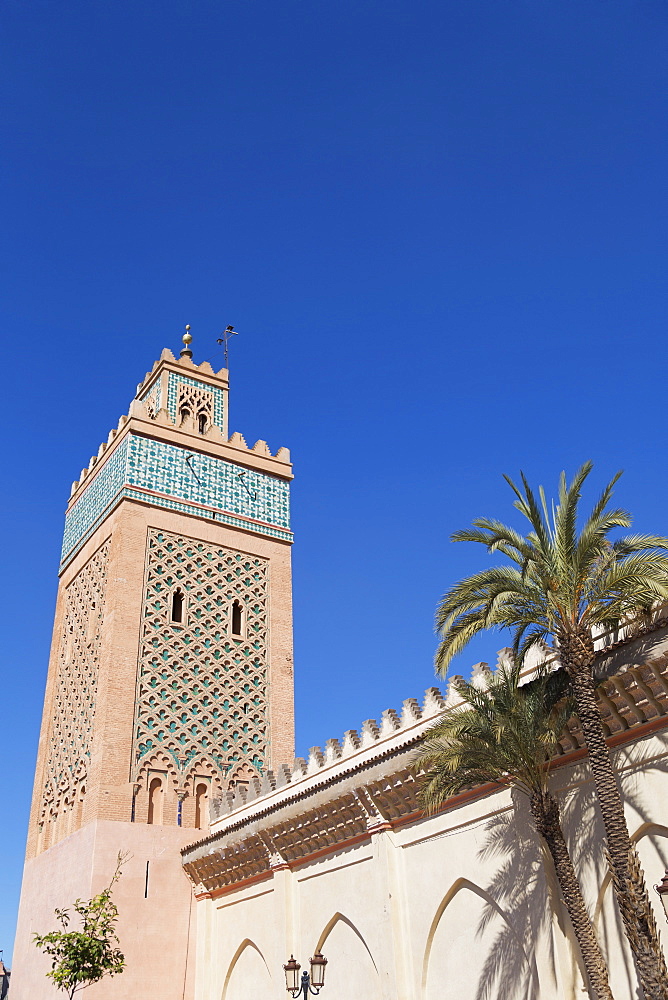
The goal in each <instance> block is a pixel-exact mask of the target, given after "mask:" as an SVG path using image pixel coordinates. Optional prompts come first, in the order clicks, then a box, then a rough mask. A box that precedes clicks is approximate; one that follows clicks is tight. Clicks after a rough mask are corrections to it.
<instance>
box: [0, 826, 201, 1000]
mask: <svg viewBox="0 0 668 1000" xmlns="http://www.w3.org/2000/svg"><path fill="white" fill-rule="evenodd" d="M193 832H194V831H193V830H192V829H190V830H186V829H183V828H180V827H169V826H147V825H144V824H135V823H119V822H113V821H111V820H96V821H93V822H92V823H88V824H87V825H86V826H85V827H83V829H81V830H77V832H76V833H73V834H72V835H71V836H69V837H66V838H65V839H64V840H62V841H60V843H58V844H55V845H54V846H53V847H52V848H50V849H49V850H48V851H45V852H44V853H43V854H40V855H38V856H37V857H36V858H31V859H29V860H28V861H27V862H26V866H25V869H24V874H23V888H22V892H21V906H20V910H19V922H18V928H17V939H16V950H15V955H14V964H13V968H12V985H11V996H12V1000H56V998H57V997H59V996H60V997H62V996H63V994H62V993H59V992H58V991H57V990H56V989H55V987H54V986H53V985H52V984H51V980H49V979H47V978H46V977H45V973H46V972H48V971H49V968H50V965H49V961H48V960H47V959H46V958H45V956H43V955H42V954H41V953H40V952H39V951H38V949H37V948H36V947H35V946H34V945H33V944H32V936H33V934H34V933H35V932H39V933H47V932H48V931H50V930H53V929H55V928H56V923H55V919H54V916H53V911H54V908H55V907H66V906H69V905H71V904H72V903H73V902H74V900H75V899H76V898H77V897H82V898H89V897H90V896H92V895H94V894H95V893H97V892H99V891H100V890H101V889H103V888H104V887H105V886H106V885H107V884H108V882H109V879H110V878H111V875H112V874H113V871H114V868H115V864H116V856H117V854H118V852H119V851H130V853H131V857H130V858H129V860H128V861H127V863H126V864H125V866H124V869H123V876H122V878H121V880H120V882H118V883H117V885H116V889H115V891H114V900H115V902H116V905H117V906H118V910H119V921H118V936H119V939H120V947H121V950H122V951H123V953H124V955H125V959H126V969H125V971H124V972H123V973H122V974H121V975H120V976H115V977H113V978H111V979H109V978H108V979H106V980H103V981H102V982H100V983H97V984H95V985H94V986H90V987H89V988H87V989H86V991H85V995H86V1000H112V998H113V1000H192V997H193V987H194V971H195V969H194V964H195V948H194V940H195V936H194V932H195V909H196V908H195V905H194V902H193V901H192V894H191V889H190V883H189V881H188V879H187V878H186V875H185V874H184V872H183V869H182V866H181V856H180V853H179V852H180V848H181V847H183V846H184V845H185V844H186V843H189V842H191V841H192V840H193ZM147 861H148V862H149V885H148V897H147V898H144V890H145V884H146V862H147ZM76 928H77V925H76V924H75V923H73V924H72V929H76Z"/></svg>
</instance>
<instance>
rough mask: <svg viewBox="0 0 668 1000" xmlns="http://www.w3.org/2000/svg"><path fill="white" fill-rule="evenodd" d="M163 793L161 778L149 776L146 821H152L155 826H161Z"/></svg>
mask: <svg viewBox="0 0 668 1000" xmlns="http://www.w3.org/2000/svg"><path fill="white" fill-rule="evenodd" d="M163 794H164V793H163V788H162V778H151V781H150V783H149V786H148V819H147V821H146V822H147V823H154V824H155V825H156V826H161V824H162V800H163Z"/></svg>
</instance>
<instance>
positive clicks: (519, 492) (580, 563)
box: [436, 462, 668, 1000]
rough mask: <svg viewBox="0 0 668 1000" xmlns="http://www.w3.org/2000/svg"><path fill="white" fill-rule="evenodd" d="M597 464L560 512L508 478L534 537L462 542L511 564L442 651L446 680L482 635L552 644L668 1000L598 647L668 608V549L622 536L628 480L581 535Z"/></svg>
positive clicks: (448, 634)
mask: <svg viewBox="0 0 668 1000" xmlns="http://www.w3.org/2000/svg"><path fill="white" fill-rule="evenodd" d="M591 469H592V464H591V462H586V463H585V464H584V465H583V466H582V467H581V468H580V469H579V470H578V471H577V472H576V474H575V476H574V477H573V480H572V482H571V483H570V484H568V483H567V481H566V476H565V474H564V473H562V474H561V477H560V481H559V502H558V504H557V505H556V506H555V505H554V504H553V505H552V507H551V509H548V505H547V502H546V500H545V494H544V492H543V489H542V487H541V488H540V490H539V496H540V502H539V501H538V500H537V498H536V496H535V495H534V493H533V492H532V490H531V489H530V487H529V484H528V483H527V481H526V479H525V477H524V475H522V477H521V478H522V486H521V487H519V486H516V485H515V483H513V481H512V480H511V479H509V478H508V477H506V480H507V482H508V484H509V485H510V487H511V488H512V490H513V492H514V494H515V498H516V499H515V503H514V505H515V507H516V508H517V510H519V511H520V513H521V514H523V515H524V517H525V518H526V519H527V521H528V522H529V525H530V529H531V530H530V531H529V533H528V534H527V535H526V536H525V535H522V534H520V533H519V532H517V531H515V530H514V529H513V528H511V527H508V526H507V525H505V524H502V523H501V522H500V521H496V520H491V519H488V518H479V519H477V520H476V521H474V522H473V527H472V528H470V529H466V530H464V531H458V532H456V533H455V534H454V535H453V536H452V538H453V541H472V542H480V543H482V544H483V545H484V546H485V547H486V548H487V550H488V551H489V552H491V553H494V552H499V553H501V554H502V555H504V556H506V557H507V558H509V559H510V560H511V562H510V564H505V565H501V566H495V567H492V568H490V569H487V570H483V571H482V572H480V573H476V574H474V575H473V576H470V577H468V578H467V579H465V580H462V581H460V582H459V583H457V584H456V585H455V586H454V587H453V588H452V589H451V590H450V591H449V592H448V593H447V594H445V596H444V598H443V600H442V602H441V604H440V607H439V609H438V611H437V615H436V626H437V631H438V633H439V635H440V636H441V642H440V644H439V648H438V652H437V654H436V668H437V671H438V673H439V674H440V675H441V676H443V675H444V674H445V672H446V671H447V667H448V664H449V663H450V661H451V660H452V658H453V656H455V655H456V654H457V653H459V652H461V650H462V649H464V647H465V646H466V644H467V643H468V642H469V641H470V639H472V638H473V636H475V635H476V634H477V633H479V632H481V631H483V630H485V629H488V628H508V629H510V630H511V631H512V632H513V634H514V646H515V651H516V655H517V656H518V659H519V661H520V662H521V660H522V659H523V657H524V655H525V653H526V652H527V650H528V649H530V648H531V647H532V646H533V645H534V644H535V643H537V642H538V641H540V640H551V641H553V642H554V645H555V647H556V649H557V652H558V655H559V659H560V661H561V664H562V666H563V668H564V670H565V671H566V673H567V675H568V677H569V679H570V684H571V690H572V693H573V697H574V701H575V705H576V710H577V714H578V717H579V719H580V725H581V727H582V734H583V737H584V741H585V744H586V747H587V750H588V753H589V761H590V766H591V771H592V776H593V779H594V785H595V788H596V795H597V798H598V802H599V806H600V809H601V813H602V816H603V824H604V827H605V834H606V840H607V856H608V863H609V866H610V869H611V873H612V881H613V886H614V889H615V895H616V897H617V903H618V906H619V909H620V913H621V916H622V922H623V925H624V931H625V933H626V936H627V939H628V941H629V944H630V946H631V949H632V951H633V955H634V958H635V962H636V968H637V970H638V976H639V979H640V983H641V985H642V988H643V991H644V994H645V997H647V998H648V1000H668V971H667V970H666V963H665V960H664V957H663V953H662V951H661V945H660V942H659V936H658V932H657V928H656V923H655V920H654V915H653V912H652V907H651V903H650V900H649V895H648V892H647V887H646V885H645V881H644V879H643V875H642V871H641V869H640V864H639V861H638V857H637V853H636V851H635V848H634V847H633V845H632V844H631V840H630V838H629V832H628V827H627V825H626V819H625V816H624V807H623V804H622V798H621V794H620V790H619V786H618V784H617V778H616V776H615V772H614V769H613V766H612V761H611V758H610V753H609V751H608V747H607V744H606V742H605V734H604V731H603V726H602V722H601V716H600V713H599V711H598V707H597V704H596V683H595V680H594V661H595V659H596V653H595V649H594V637H595V635H596V634H600V633H601V631H605V630H607V629H610V628H615V627H619V626H620V625H621V624H624V623H625V622H628V621H629V620H630V619H631V618H634V617H638V616H639V615H641V614H647V613H648V611H649V610H651V608H652V607H653V606H655V605H656V603H657V601H663V600H665V599H666V598H668V557H667V556H666V555H664V554H663V551H665V550H668V539H666V538H662V537H659V536H655V535H637V534H636V535H626V536H625V537H622V538H618V539H617V540H616V541H611V540H610V537H609V536H610V534H611V533H612V532H613V531H614V530H615V529H617V528H628V527H630V524H631V517H630V515H629V514H628V513H627V512H626V511H624V510H620V509H617V508H615V509H612V508H610V507H609V504H610V499H611V496H612V490H613V487H614V485H615V483H616V482H617V480H618V479H619V476H620V475H621V473H618V474H617V475H616V476H615V477H614V478H613V479H612V480H611V482H610V483H608V485H607V486H606V487H605V489H604V490H603V493H602V495H601V497H600V499H599V500H598V502H597V503H596V504H595V505H594V507H593V509H592V511H591V513H590V514H589V516H588V518H587V520H586V521H585V523H584V524H583V526H582V528H581V529H580V531H578V506H579V502H580V497H581V491H582V487H583V485H584V482H585V480H586V478H587V476H588V475H589V473H590V472H591Z"/></svg>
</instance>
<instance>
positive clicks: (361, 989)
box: [306, 912, 380, 1000]
mask: <svg viewBox="0 0 668 1000" xmlns="http://www.w3.org/2000/svg"><path fill="white" fill-rule="evenodd" d="M314 951H321V952H322V953H323V954H324V956H325V958H326V959H327V971H326V975H325V988H326V990H327V994H328V995H329V996H332V997H346V996H348V995H349V994H350V984H351V983H354V984H355V994H356V995H359V996H362V997H364V998H365V1000H379V998H380V979H379V976H378V967H377V966H376V963H375V961H374V958H373V955H372V954H371V950H370V948H369V946H368V944H367V943H366V941H365V939H364V937H363V935H362V934H361V932H360V931H359V930H358V928H357V927H356V926H355V924H354V923H353V922H352V920H349V919H348V917H346V916H344V915H343V913H338V912H337V913H335V914H334V916H333V917H332V918H331V920H329V921H328V923H327V925H326V926H325V928H324V930H323V931H322V933H321V935H320V937H319V938H318V943H317V945H316V947H315V949H314ZM306 967H307V968H308V966H306Z"/></svg>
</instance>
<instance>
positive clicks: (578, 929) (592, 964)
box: [531, 791, 614, 1000]
mask: <svg viewBox="0 0 668 1000" xmlns="http://www.w3.org/2000/svg"><path fill="white" fill-rule="evenodd" d="M531 815H532V816H533V818H534V823H535V825H536V829H537V831H538V833H539V834H540V836H541V837H542V838H543V840H544V841H545V843H546V844H547V848H548V850H549V852H550V855H551V857H552V861H553V862H554V870H555V872H556V875H557V881H558V882H559V888H560V889H561V894H562V896H563V898H564V902H565V903H566V909H567V910H568V915H569V917H570V918H571V924H572V925H573V931H574V932H575V937H576V939H577V942H578V945H579V946H580V952H581V954H582V960H583V962H584V966H585V969H586V970H587V978H588V979H589V986H590V988H591V990H592V991H593V994H594V996H595V997H596V1000H614V998H613V996H612V992H611V990H610V985H609V983H608V969H607V966H606V963H605V959H604V957H603V954H602V952H601V949H600V948H599V945H598V941H597V940H596V935H595V934H594V928H593V926H592V923H591V920H590V919H589V914H588V913H587V908H586V906H585V902H584V899H583V898H582V891H581V889H580V883H579V881H578V877H577V875H576V874H575V869H574V868H573V862H572V861H571V856H570V854H569V853H568V847H567V846H566V841H565V840H564V835H563V831H562V829H561V823H560V822H559V804H558V802H557V800H556V798H555V797H554V795H552V793H551V792H548V791H545V792H543V794H542V795H540V794H539V793H538V792H534V794H533V795H532V796H531Z"/></svg>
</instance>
